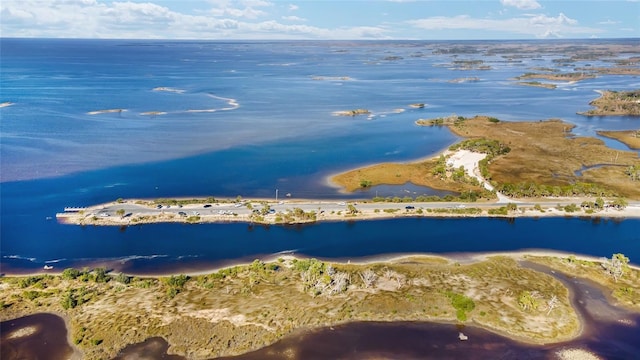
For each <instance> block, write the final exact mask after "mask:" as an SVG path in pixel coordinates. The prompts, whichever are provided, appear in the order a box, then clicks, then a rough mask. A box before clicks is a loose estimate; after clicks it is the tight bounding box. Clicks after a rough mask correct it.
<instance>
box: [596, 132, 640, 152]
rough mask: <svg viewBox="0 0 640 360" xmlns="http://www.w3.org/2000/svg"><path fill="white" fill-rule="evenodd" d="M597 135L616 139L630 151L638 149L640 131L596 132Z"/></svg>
mask: <svg viewBox="0 0 640 360" xmlns="http://www.w3.org/2000/svg"><path fill="white" fill-rule="evenodd" d="M598 135H600V136H605V137H608V138H611V139H616V140H618V141H620V142H622V143H623V144H625V145H627V146H628V147H630V148H632V149H640V129H638V130H623V131H598Z"/></svg>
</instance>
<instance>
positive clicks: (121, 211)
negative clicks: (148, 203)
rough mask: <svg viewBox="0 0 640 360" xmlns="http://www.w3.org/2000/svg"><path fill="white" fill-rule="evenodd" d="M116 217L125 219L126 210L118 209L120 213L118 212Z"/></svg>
mask: <svg viewBox="0 0 640 360" xmlns="http://www.w3.org/2000/svg"><path fill="white" fill-rule="evenodd" d="M116 215H118V216H120V217H123V216H124V209H118V211H116Z"/></svg>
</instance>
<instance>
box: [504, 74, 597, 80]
mask: <svg viewBox="0 0 640 360" xmlns="http://www.w3.org/2000/svg"><path fill="white" fill-rule="evenodd" d="M595 77H596V76H595V75H593V74H590V73H587V72H571V73H559V72H552V73H526V74H523V75H521V76H519V77H517V78H516V79H517V80H526V79H546V80H551V81H581V80H585V79H593V78H595Z"/></svg>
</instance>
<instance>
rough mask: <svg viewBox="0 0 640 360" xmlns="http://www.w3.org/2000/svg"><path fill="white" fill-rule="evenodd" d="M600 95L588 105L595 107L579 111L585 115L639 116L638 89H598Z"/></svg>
mask: <svg viewBox="0 0 640 360" xmlns="http://www.w3.org/2000/svg"><path fill="white" fill-rule="evenodd" d="M598 93H600V97H599V98H597V99H595V100H593V101H591V102H590V103H589V105H591V106H595V107H596V108H595V109H592V110H588V111H585V112H581V113H579V114H580V115H585V116H605V115H607V116H611V115H624V116H640V90H631V91H598Z"/></svg>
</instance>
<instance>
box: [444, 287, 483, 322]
mask: <svg viewBox="0 0 640 360" xmlns="http://www.w3.org/2000/svg"><path fill="white" fill-rule="evenodd" d="M446 295H447V297H448V298H449V299H450V300H451V305H453V307H454V308H455V309H456V318H457V319H458V320H460V321H467V312H470V311H472V310H473V309H475V307H476V304H475V303H474V302H473V300H472V299H471V298H468V297H466V296H464V295H461V294H456V293H454V292H452V291H447V292H446Z"/></svg>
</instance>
